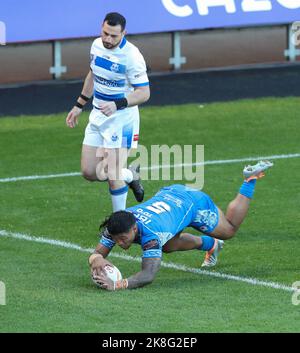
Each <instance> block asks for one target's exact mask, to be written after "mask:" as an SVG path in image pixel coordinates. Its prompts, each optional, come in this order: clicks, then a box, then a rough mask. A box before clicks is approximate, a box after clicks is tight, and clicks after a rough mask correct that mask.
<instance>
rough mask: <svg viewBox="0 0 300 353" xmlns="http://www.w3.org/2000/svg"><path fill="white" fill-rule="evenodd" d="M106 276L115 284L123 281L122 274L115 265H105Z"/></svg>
mask: <svg viewBox="0 0 300 353" xmlns="http://www.w3.org/2000/svg"><path fill="white" fill-rule="evenodd" d="M104 271H105V274H106V276H107V277H108V278H110V279H111V280H112V281H113V282H116V281H119V280H121V279H122V274H121V272H120V270H119V269H118V268H117V267H116V266H114V265H105V266H104Z"/></svg>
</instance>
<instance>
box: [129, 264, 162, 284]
mask: <svg viewBox="0 0 300 353" xmlns="http://www.w3.org/2000/svg"><path fill="white" fill-rule="evenodd" d="M160 264H161V259H160V258H143V260H142V271H140V272H138V273H136V274H135V275H132V276H130V277H129V278H128V279H127V281H128V287H127V288H139V287H143V286H145V285H147V284H150V283H152V282H153V280H154V278H155V275H156V273H157V272H158V270H159V269H160Z"/></svg>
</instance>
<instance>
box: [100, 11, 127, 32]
mask: <svg viewBox="0 0 300 353" xmlns="http://www.w3.org/2000/svg"><path fill="white" fill-rule="evenodd" d="M104 22H107V24H109V25H110V26H117V25H120V26H121V28H122V31H124V29H125V27H126V18H125V17H124V16H122V15H121V14H119V13H118V12H110V13H108V14H107V15H106V16H105V19H104V21H103V23H104Z"/></svg>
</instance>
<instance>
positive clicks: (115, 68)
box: [110, 63, 119, 72]
mask: <svg viewBox="0 0 300 353" xmlns="http://www.w3.org/2000/svg"><path fill="white" fill-rule="evenodd" d="M110 69H111V71H112V72H118V71H119V65H118V64H116V63H113V64H112V65H111V67H110Z"/></svg>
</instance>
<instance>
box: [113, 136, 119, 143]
mask: <svg viewBox="0 0 300 353" xmlns="http://www.w3.org/2000/svg"><path fill="white" fill-rule="evenodd" d="M118 139H119V136H118V135H117V134H113V135H112V137H111V140H112V141H113V142H116V141H118Z"/></svg>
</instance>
